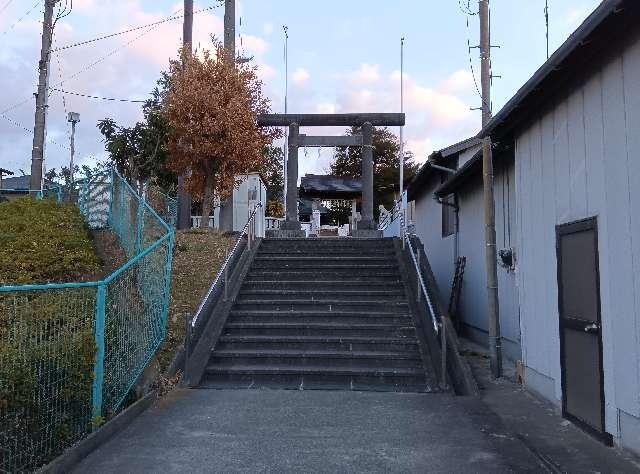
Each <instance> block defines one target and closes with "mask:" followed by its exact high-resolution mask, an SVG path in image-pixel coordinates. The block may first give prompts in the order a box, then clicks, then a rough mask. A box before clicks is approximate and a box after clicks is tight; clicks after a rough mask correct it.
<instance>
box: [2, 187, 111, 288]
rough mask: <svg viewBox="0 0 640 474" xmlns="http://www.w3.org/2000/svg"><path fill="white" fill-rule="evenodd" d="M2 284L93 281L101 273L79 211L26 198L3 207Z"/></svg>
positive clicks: (73, 207) (91, 241)
mask: <svg viewBox="0 0 640 474" xmlns="http://www.w3.org/2000/svg"><path fill="white" fill-rule="evenodd" d="M0 223H1V225H0V248H1V249H2V252H0V285H9V284H11V285H22V284H31V283H51V282H56V283H58V282H70V281H79V280H86V279H91V278H92V277H93V276H94V274H95V272H97V271H98V270H99V264H100V261H99V258H98V257H97V256H96V252H95V249H94V244H93V240H92V238H91V234H90V232H89V229H88V228H87V226H86V224H85V222H84V219H83V217H82V215H81V214H80V211H79V210H78V208H77V207H76V206H75V205H73V204H58V203H57V202H55V201H54V200H49V199H43V200H41V201H37V200H35V199H32V198H28V197H27V198H21V199H16V200H13V201H9V202H5V203H2V204H0Z"/></svg>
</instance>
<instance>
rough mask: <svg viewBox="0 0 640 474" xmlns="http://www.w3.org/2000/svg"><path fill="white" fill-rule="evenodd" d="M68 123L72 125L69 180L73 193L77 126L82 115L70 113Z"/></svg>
mask: <svg viewBox="0 0 640 474" xmlns="http://www.w3.org/2000/svg"><path fill="white" fill-rule="evenodd" d="M67 122H69V123H70V124H71V160H70V161H69V174H70V178H69V179H70V182H71V189H70V192H72V191H73V187H74V184H75V180H74V179H73V159H74V155H75V153H76V124H77V123H79V122H80V114H79V113H77V112H69V115H68V117H67Z"/></svg>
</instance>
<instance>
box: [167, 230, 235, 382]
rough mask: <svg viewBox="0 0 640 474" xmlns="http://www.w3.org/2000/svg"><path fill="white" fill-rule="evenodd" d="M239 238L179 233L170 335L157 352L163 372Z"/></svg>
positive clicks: (221, 234) (173, 276) (224, 235)
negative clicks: (188, 321)
mask: <svg viewBox="0 0 640 474" xmlns="http://www.w3.org/2000/svg"><path fill="white" fill-rule="evenodd" d="M235 240H236V237H235V236H233V235H229V234H226V233H222V232H218V231H211V230H202V229H190V230H186V231H178V232H176V242H175V249H174V253H173V269H172V273H171V303H170V306H169V321H168V322H167V336H166V338H165V341H164V343H163V345H162V346H161V347H160V349H159V350H158V353H157V356H158V362H159V363H160V370H161V372H162V373H164V372H166V370H167V369H168V368H169V365H170V364H171V361H172V360H173V357H174V355H175V353H176V350H177V349H178V347H180V346H181V345H182V343H183V342H184V335H185V325H186V320H187V318H188V317H190V316H191V315H192V314H193V313H194V312H195V311H196V309H198V305H199V304H200V301H201V300H202V298H203V297H204V295H205V294H206V292H207V290H208V289H209V286H211V283H212V282H213V279H214V278H215V276H216V275H217V273H218V270H219V269H220V267H221V266H222V263H223V262H224V258H225V251H226V250H227V249H230V248H231V246H232V245H233V243H234V242H235Z"/></svg>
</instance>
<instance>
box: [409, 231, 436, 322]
mask: <svg viewBox="0 0 640 474" xmlns="http://www.w3.org/2000/svg"><path fill="white" fill-rule="evenodd" d="M404 239H405V240H406V242H407V246H408V247H409V253H410V254H411V260H413V265H414V266H415V269H416V274H417V275H418V282H419V283H420V288H419V289H420V290H422V293H423V294H424V298H425V301H426V302H427V307H428V308H429V314H430V315H431V321H432V322H433V328H434V329H435V330H436V332H440V327H439V326H440V325H439V324H438V318H437V317H436V313H435V310H434V309H433V303H432V302H431V297H430V296H429V292H428V291H427V286H426V285H425V283H424V278H423V277H422V271H421V270H420V263H419V261H418V258H417V257H416V253H415V252H414V250H413V246H412V245H411V236H410V234H408V233H406V232H405V234H404Z"/></svg>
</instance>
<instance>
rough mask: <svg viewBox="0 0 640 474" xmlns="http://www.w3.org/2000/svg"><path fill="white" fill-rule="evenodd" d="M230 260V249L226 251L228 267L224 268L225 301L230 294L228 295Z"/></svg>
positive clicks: (225, 256)
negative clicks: (228, 260)
mask: <svg viewBox="0 0 640 474" xmlns="http://www.w3.org/2000/svg"><path fill="white" fill-rule="evenodd" d="M228 258H229V249H226V250H225V251H224V261H225V263H227V265H225V266H224V300H225V301H227V297H228V293H227V284H228V283H229V276H228V270H227V269H228V268H229V265H228V262H227V259H228Z"/></svg>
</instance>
